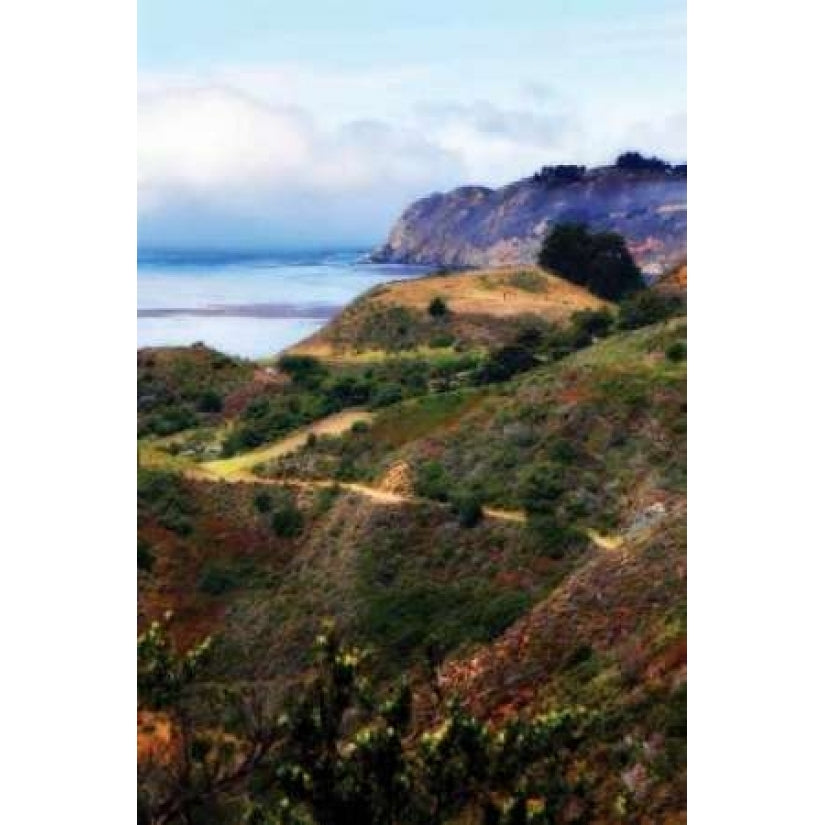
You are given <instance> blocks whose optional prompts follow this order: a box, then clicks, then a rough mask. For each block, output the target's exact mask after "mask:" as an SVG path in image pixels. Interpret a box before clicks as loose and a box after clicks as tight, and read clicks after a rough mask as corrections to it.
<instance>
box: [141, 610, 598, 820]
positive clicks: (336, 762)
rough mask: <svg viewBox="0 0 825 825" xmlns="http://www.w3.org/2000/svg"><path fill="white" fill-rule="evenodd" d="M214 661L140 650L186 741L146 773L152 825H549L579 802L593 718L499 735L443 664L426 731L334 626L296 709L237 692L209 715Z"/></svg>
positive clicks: (567, 718)
mask: <svg viewBox="0 0 825 825" xmlns="http://www.w3.org/2000/svg"><path fill="white" fill-rule="evenodd" d="M207 650H208V643H206V644H205V645H199V646H197V647H196V648H194V649H193V651H190V652H189V653H186V654H183V655H180V654H178V653H177V652H176V651H175V649H174V647H173V646H172V645H171V643H170V642H169V639H168V637H167V635H166V631H165V625H162V624H160V623H158V624H156V625H153V626H152V628H150V631H147V633H146V634H144V635H143V636H141V638H140V639H139V640H138V674H139V688H140V689H139V693H138V698H139V703H140V705H141V706H142V707H144V708H153V709H162V710H163V711H164V712H165V713H167V714H168V715H169V718H170V719H171V720H172V722H173V725H174V726H175V728H176V730H177V731H178V732H179V734H180V735H179V746H178V747H177V748H176V749H175V752H174V753H172V754H170V755H169V758H168V760H167V761H166V762H165V763H162V764H161V763H157V762H155V763H153V764H150V765H146V764H141V765H139V776H138V779H139V785H138V787H139V816H138V819H139V822H140V823H141V825H143V824H144V823H150V825H173V823H174V825H189V823H193V824H194V823H206V822H209V823H224V822H237V823H239V822H244V823H245V825H343V824H344V823H353V825H354V823H358V825H402V824H403V825H424V823H427V825H443V823H446V822H453V821H457V820H459V819H460V820H461V821H479V820H480V819H481V818H483V821H484V822H485V823H497V824H498V825H523V823H524V822H525V815H526V808H525V802H526V800H528V799H530V800H532V801H533V804H534V805H535V803H536V802H538V803H539V804H540V806H541V815H539V816H534V817H533V818H532V819H531V820H530V821H531V822H534V823H536V825H538V823H543V825H550V823H553V822H556V821H557V819H556V817H557V816H558V813H559V812H560V811H561V809H562V807H563V805H564V802H565V801H566V800H567V799H568V795H569V793H570V792H571V791H572V790H573V788H572V787H571V786H570V785H569V784H568V781H567V779H566V773H567V771H566V768H567V767H568V766H569V765H570V763H571V761H572V759H573V757H574V756H575V750H576V746H577V744H578V742H579V741H580V738H581V734H582V732H583V730H584V728H583V725H584V724H586V723H587V721H588V715H587V714H586V713H583V712H582V711H578V710H577V711H571V710H562V711H560V712H551V713H548V714H544V715H541V716H537V717H535V718H533V719H532V720H526V719H524V718H520V717H519V718H514V719H511V720H510V721H507V722H505V723H503V724H502V725H501V726H499V727H498V728H497V730H496V731H495V732H494V731H493V730H492V729H491V728H490V726H488V725H487V724H486V723H485V722H483V721H481V720H479V719H477V718H476V717H475V716H473V715H472V714H471V713H469V712H468V710H467V709H466V708H464V707H463V706H462V705H461V704H460V703H459V702H458V701H457V700H455V699H448V698H446V697H444V696H443V695H442V692H441V688H440V687H439V685H438V683H437V674H436V673H435V668H437V662H435V660H434V661H433V673H432V676H433V681H434V683H433V685H432V686H431V687H432V692H433V696H434V699H435V707H434V708H433V711H434V713H435V719H430V720H429V721H426V720H423V719H418V720H417V721H416V720H414V718H413V701H412V699H413V697H412V691H411V689H410V686H409V685H408V684H407V683H406V682H405V681H403V680H402V681H400V682H397V683H396V684H395V686H394V687H392V688H390V689H388V690H386V691H385V692H383V693H382V694H380V695H379V693H378V692H377V689H376V688H375V686H374V684H373V683H372V681H371V680H370V679H369V678H368V676H367V673H366V668H365V665H366V664H367V661H368V657H367V655H366V654H365V653H364V651H361V650H359V649H358V648H355V647H345V646H344V645H343V644H342V641H341V639H340V637H339V635H338V634H337V632H336V631H335V629H334V627H332V626H327V627H325V628H324V629H323V632H322V633H321V634H320V635H319V636H318V637H317V639H316V642H315V645H314V657H313V665H312V669H311V671H310V673H309V674H308V675H307V677H306V678H305V679H304V680H303V681H302V682H300V683H297V684H295V686H294V689H293V691H292V700H291V701H290V702H289V703H288V704H287V706H286V707H281V708H280V709H274V708H270V707H268V703H267V702H265V701H263V700H262V699H261V697H260V696H258V695H255V694H254V693H247V694H245V695H239V694H237V693H236V692H233V691H228V690H226V691H224V692H223V693H221V704H219V705H218V706H217V711H218V712H217V715H213V716H211V717H208V716H204V715H203V714H204V709H205V708H207V707H210V705H209V703H208V702H205V700H204V698H203V697H202V696H200V697H198V696H196V695H195V693H193V691H192V688H193V686H194V683H195V681H196V678H197V677H198V675H199V673H200V664H201V662H202V660H203V657H204V656H205V654H206V651H207ZM194 709H198V711H199V713H200V717H199V722H198V724H197V725H196V724H194V721H193V720H194V719H195V714H194V713H193V710H194ZM273 711H274V712H273ZM422 723H423V724H424V725H425V728H424V730H423V732H422V730H421V728H420V727H418V728H417V729H416V726H417V725H419V726H420V725H421V724H422Z"/></svg>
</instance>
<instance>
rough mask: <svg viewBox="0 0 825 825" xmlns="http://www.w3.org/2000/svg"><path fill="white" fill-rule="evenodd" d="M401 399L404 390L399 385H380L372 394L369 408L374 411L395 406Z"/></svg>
mask: <svg viewBox="0 0 825 825" xmlns="http://www.w3.org/2000/svg"><path fill="white" fill-rule="evenodd" d="M403 398H404V390H403V388H402V387H401V385H400V384H395V383H391V384H382V385H380V386H379V387H378V388H377V389H376V390H375V391H374V392H373V395H372V399H371V401H370V406H371V407H374V408H376V409H380V408H381V407H389V406H392V405H393V404H397V403H398V402H399V401H401V400H403Z"/></svg>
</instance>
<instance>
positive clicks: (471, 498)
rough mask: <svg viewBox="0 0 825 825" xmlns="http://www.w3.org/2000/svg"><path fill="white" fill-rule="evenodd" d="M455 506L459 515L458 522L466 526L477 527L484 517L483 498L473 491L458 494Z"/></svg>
mask: <svg viewBox="0 0 825 825" xmlns="http://www.w3.org/2000/svg"><path fill="white" fill-rule="evenodd" d="M453 507H454V509H455V511H456V513H457V515H458V523H459V524H460V525H461V526H462V527H464V528H470V527H475V526H476V525H477V524H479V523H480V522H481V520H482V519H483V518H484V509H483V508H482V506H481V499H480V498H479V497H478V496H476V495H474V494H472V493H465V494H463V495H460V496H458V497H457V498H456V500H455V502H454V503H453Z"/></svg>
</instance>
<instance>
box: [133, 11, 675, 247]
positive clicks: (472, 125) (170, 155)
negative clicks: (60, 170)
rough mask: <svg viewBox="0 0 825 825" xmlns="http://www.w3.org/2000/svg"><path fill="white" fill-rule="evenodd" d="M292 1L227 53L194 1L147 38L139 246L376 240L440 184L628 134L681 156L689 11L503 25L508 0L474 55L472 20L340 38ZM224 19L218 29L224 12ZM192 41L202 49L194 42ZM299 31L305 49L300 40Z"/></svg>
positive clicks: (602, 158) (514, 174)
mask: <svg viewBox="0 0 825 825" xmlns="http://www.w3.org/2000/svg"><path fill="white" fill-rule="evenodd" d="M644 1H645V2H646V0H644ZM635 2H637V3H638V4H641V3H643V0H635ZM167 8H168V7H167V6H158V7H157V10H156V11H154V12H153V14H156V15H160V14H171V11H168V12H167V11H165V10H166V9H167ZM542 8H543V7H542ZM150 9H151V7H150ZM193 13H194V12H193ZM290 14H292V12H290ZM342 14H343V13H342ZM542 14H544V15H545V16H546V18H547V19H546V21H545V22H544V24H543V26H542V25H538V21H539V20H540V19H541V18H540V15H542ZM565 14H567V16H565ZM180 15H183V12H180ZM294 16H295V17H296V18H300V19H295V20H291V19H284V18H282V17H281V18H278V19H277V20H275V19H274V18H273V19H271V20H270V17H269V16H266V17H265V18H264V20H262V21H261V26H260V29H261V31H260V32H259V33H258V32H257V30H252V29H250V31H248V32H244V35H245V39H244V40H243V41H241V40H240V39H239V40H238V42H237V43H234V41H232V42H228V45H227V44H224V45H223V47H222V48H224V49H225V53H223V52H222V50H221V49H217V46H215V47H214V49H207V46H208V44H209V43H210V42H211V40H210V38H209V37H207V34H208V32H207V31H206V30H205V31H203V32H201V33H200V37H201V40H200V41H198V40H193V39H192V36H191V35H190V36H188V37H185V36H183V35H182V33H183V32H186V31H187V30H186V27H185V24H186V25H189V23H190V22H191V20H194V19H195V18H191V17H190V16H188V15H187V17H186V20H184V19H183V16H181V20H180V21H179V26H178V27H177V28H175V27H173V28H172V31H175V32H178V33H179V34H180V35H181V36H180V37H179V40H178V41H175V42H174V43H173V42H172V41H170V42H169V43H168V44H166V43H163V44H161V43H155V44H154V46H155V48H154V49H153V50H152V49H150V48H149V47H150V46H152V41H151V40H149V41H148V45H147V49H149V52H150V53H149V55H148V56H147V57H146V58H145V59H144V61H143V65H142V66H141V68H140V74H139V84H138V86H139V88H138V208H139V221H138V241H139V243H140V245H142V246H144V247H147V246H212V247H221V246H224V247H225V246H252V247H254V246H273V245H275V246H302V245H312V244H324V243H326V244H332V245H339V244H352V245H363V244H371V243H374V242H378V241H380V240H381V238H382V237H383V235H384V233H385V232H386V230H387V229H388V227H389V225H390V223H391V222H392V221H393V220H394V219H395V218H396V217H397V215H398V214H399V213H400V211H401V210H402V209H403V208H404V207H405V206H406V205H407V204H408V203H409V202H410V201H411V200H413V199H414V198H417V197H420V196H423V195H426V194H429V193H430V192H433V191H438V190H442V191H443V190H446V189H450V188H452V187H455V186H458V185H461V184H468V183H475V184H484V185H490V186H497V185H501V184H503V183H506V182H508V181H510V180H514V179H517V178H519V177H523V176H525V175H528V174H530V173H531V172H532V171H533V170H534V169H536V168H538V167H539V166H542V165H544V164H549V163H565V162H567V163H569V162H576V163H586V164H590V165H593V164H599V163H605V162H609V161H610V160H611V159H612V158H613V157H614V156H615V155H616V154H617V153H618V152H620V151H622V150H625V149H628V148H639V149H641V150H643V151H646V152H655V153H657V154H661V155H663V156H665V157H667V158H669V159H673V160H679V159H684V158H685V155H686V118H685V113H684V111H685V109H684V107H685V101H684V78H683V62H682V50H683V41H684V19H683V17H684V15H683V12H674V11H673V10H672V9H670V10H669V9H666V8H661V7H653V6H650V7H648V6H647V5H646V6H645V7H644V8H642V7H641V6H640V7H639V10H638V12H637V19H636V20H634V21H633V22H632V24H631V22H630V21H627V20H623V19H621V18H620V17H616V15H614V14H613V13H612V12H610V10H609V8H607V7H605V9H603V10H602V11H601V12H600V13H599V15H598V16H597V17H596V18H593V19H590V18H588V17H586V15H584V12H583V11H582V12H578V11H577V12H576V13H575V14H574V13H573V12H569V13H565V12H564V9H562V7H561V6H558V4H556V7H554V8H553V10H552V14H551V13H550V11H549V10H548V11H540V10H534V11H533V12H532V20H533V21H535V24H533V25H531V24H529V22H523V23H521V22H519V23H518V27H517V28H512V30H508V29H507V26H511V27H515V26H516V24H515V23H512V22H507V21H512V20H513V19H514V18H512V16H508V17H507V18H506V21H505V20H503V21H502V23H501V26H502V28H501V29H500V31H499V33H498V37H497V38H496V37H495V36H492V35H491V34H490V33H485V36H484V43H485V46H486V47H485V48H474V47H473V44H472V43H464V44H463V47H462V49H461V50H460V53H461V54H462V55H463V57H462V60H457V59H456V54H458V53H459V50H458V49H457V48H456V44H457V43H458V42H459V41H460V40H462V39H466V38H467V37H470V35H471V34H472V32H469V33H468V31H467V29H466V27H459V26H458V25H457V23H458V22H459V21H456V26H453V27H450V26H444V25H441V26H435V24H434V23H433V25H431V26H429V27H422V28H418V29H415V28H412V29H411V28H409V26H407V27H402V26H401V25H400V21H396V22H397V24H398V25H397V26H396V27H395V28H392V27H389V28H387V29H386V30H383V31H382V32H381V33H380V35H379V34H378V33H377V32H374V31H370V30H369V28H368V27H367V28H362V29H361V30H359V31H357V32H356V35H355V36H356V41H357V43H358V48H357V49H354V48H351V49H350V51H349V52H347V53H344V51H343V49H342V46H341V41H340V40H339V39H337V37H336V33H335V28H334V27H333V26H332V25H330V26H329V27H327V28H323V29H313V30H312V36H311V37H310V36H309V35H306V34H305V33H304V32H303V30H301V31H302V36H301V37H300V38H297V37H296V38H293V37H292V35H291V29H290V28H289V27H290V26H292V27H293V28H295V29H296V31H297V30H299V29H300V27H301V26H304V25H309V22H308V21H306V20H303V17H301V16H300V15H299V13H298V12H297V11H296V12H294ZM198 19H200V18H198ZM365 19H366V18H363V17H361V18H353V19H352V20H350V16H347V15H344V16H342V17H340V19H337V18H336V20H337V23H336V25H338V26H349V27H350V28H351V29H353V30H356V27H357V26H358V25H359V24H361V23H363V22H364V20H365ZM375 19H376V20H378V18H375ZM530 19H531V18H525V21H529V20H530ZM518 20H521V18H518ZM264 21H265V22H264ZM640 21H641V22H640ZM208 22H209V19H208V17H207V19H206V21H205V22H204V21H202V24H203V25H204V26H205V25H206V23H208ZM212 22H213V23H214V27H213V28H214V32H213V34H214V35H215V38H217V37H218V35H217V32H219V31H226V28H225V26H223V27H221V26H220V25H219V23H220V22H221V21H220V19H218V18H216V19H215V20H214V21H212ZM276 23H277V24H278V25H276ZM505 23H506V25H505ZM147 25H148V24H147ZM267 27H269V28H267ZM154 30H157V31H169V29H168V28H163V27H160V26H159V25H156V29H153V31H154ZM209 31H211V29H209ZM187 34H190V33H188V32H187ZM256 34H258V35H259V36H257V37H256ZM351 34H352V32H351ZM356 41H353V42H356ZM196 42H201V43H202V44H204V45H203V46H202V50H205V53H204V54H200V53H195V52H193V53H191V54H188V55H186V56H181V54H180V53H179V49H178V46H180V48H182V49H184V50H185V48H186V46H187V44H190V47H191V48H193V49H194V46H193V45H191V44H194V43H196ZM297 42H303V43H311V44H312V48H311V49H309V48H308V49H307V51H308V52H310V53H307V54H305V55H301V56H299V55H296V54H295V53H294V48H293V46H294V43H297ZM491 43H495V48H492V49H491V48H490V44H491ZM173 46H174V48H173ZM263 51H269V52H270V54H269V56H267V57H266V58H263V57H262V56H261V52H263Z"/></svg>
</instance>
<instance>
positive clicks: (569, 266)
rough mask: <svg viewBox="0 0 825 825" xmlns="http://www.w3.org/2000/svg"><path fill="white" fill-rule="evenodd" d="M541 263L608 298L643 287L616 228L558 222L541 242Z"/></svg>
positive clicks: (541, 265) (617, 296)
mask: <svg viewBox="0 0 825 825" xmlns="http://www.w3.org/2000/svg"><path fill="white" fill-rule="evenodd" d="M538 264H539V266H540V267H542V269H551V270H553V271H554V272H556V273H557V274H558V275H560V276H561V277H563V278H565V279H566V280H568V281H572V282H573V283H574V284H579V285H580V286H583V287H586V288H587V289H589V290H590V291H591V292H592V293H593V294H594V295H598V296H599V297H600V298H606V299H607V300H609V301H617V300H620V299H621V298H624V297H625V296H627V295H630V294H631V293H633V292H636V291H637V290H639V289H642V288H643V287H644V281H643V280H642V274H641V272H640V271H639V267H638V266H636V263H635V262H634V260H633V258H632V256H631V255H630V252H629V251H628V249H627V245H626V244H625V241H624V238H622V236H621V235H619V234H618V233H616V232H591V231H590V230H589V229H588V227H587V226H586V225H585V224H581V223H562V224H556V225H555V226H554V227H553V228H552V229H551V230H550V232H548V234H547V236H546V237H545V239H544V242H543V243H542V246H541V250H540V251H539V257H538Z"/></svg>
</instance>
